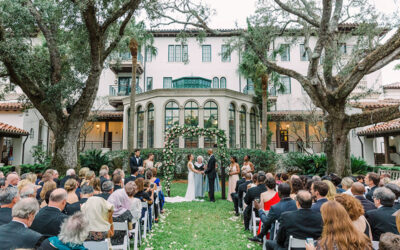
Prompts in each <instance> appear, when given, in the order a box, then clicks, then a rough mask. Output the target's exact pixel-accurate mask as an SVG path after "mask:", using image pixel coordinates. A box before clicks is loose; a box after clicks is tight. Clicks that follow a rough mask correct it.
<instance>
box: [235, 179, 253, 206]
mask: <svg viewBox="0 0 400 250" xmlns="http://www.w3.org/2000/svg"><path fill="white" fill-rule="evenodd" d="M250 183H252V181H245V182H244V183H242V184H240V186H239V188H238V189H239V195H238V196H239V207H242V202H241V201H242V200H243V193H244V192H246V191H247V185H249V184H250Z"/></svg>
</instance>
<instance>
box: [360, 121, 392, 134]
mask: <svg viewBox="0 0 400 250" xmlns="http://www.w3.org/2000/svg"><path fill="white" fill-rule="evenodd" d="M394 132H400V119H396V120H392V121H389V122H382V123H379V124H377V125H375V126H371V127H369V128H366V129H364V130H362V131H360V132H358V133H357V135H381V134H390V133H394Z"/></svg>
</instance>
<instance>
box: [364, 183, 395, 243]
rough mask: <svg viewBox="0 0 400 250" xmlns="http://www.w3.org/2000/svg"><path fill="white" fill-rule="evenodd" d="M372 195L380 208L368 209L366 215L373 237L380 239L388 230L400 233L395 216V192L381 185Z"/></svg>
mask: <svg viewBox="0 0 400 250" xmlns="http://www.w3.org/2000/svg"><path fill="white" fill-rule="evenodd" d="M368 178H369V177H368ZM372 197H373V199H374V203H375V206H376V207H377V208H378V209H376V210H371V211H368V212H367V213H366V214H365V216H366V217H367V220H368V222H369V224H370V226H371V229H372V236H373V239H374V240H375V241H378V240H379V238H380V236H381V234H383V233H387V232H391V233H394V234H398V233H399V232H398V231H397V228H396V218H395V217H394V216H393V214H394V213H395V212H396V209H395V208H393V203H394V199H395V195H394V193H393V192H392V191H391V190H390V189H388V188H385V187H381V188H376V189H375V191H374V194H373V196H372Z"/></svg>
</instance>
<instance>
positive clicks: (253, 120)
mask: <svg viewBox="0 0 400 250" xmlns="http://www.w3.org/2000/svg"><path fill="white" fill-rule="evenodd" d="M256 147H257V114H256V110H255V108H251V109H250V148H252V149H255V148H256Z"/></svg>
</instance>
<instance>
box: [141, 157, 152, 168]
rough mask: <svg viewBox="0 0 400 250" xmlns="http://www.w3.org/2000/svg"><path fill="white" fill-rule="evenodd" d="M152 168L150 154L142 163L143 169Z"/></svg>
mask: <svg viewBox="0 0 400 250" xmlns="http://www.w3.org/2000/svg"><path fill="white" fill-rule="evenodd" d="M153 166H154V154H152V153H150V154H149V156H148V157H147V159H146V160H144V162H143V167H144V168H145V169H148V168H152V167H153Z"/></svg>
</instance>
